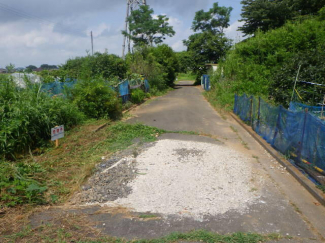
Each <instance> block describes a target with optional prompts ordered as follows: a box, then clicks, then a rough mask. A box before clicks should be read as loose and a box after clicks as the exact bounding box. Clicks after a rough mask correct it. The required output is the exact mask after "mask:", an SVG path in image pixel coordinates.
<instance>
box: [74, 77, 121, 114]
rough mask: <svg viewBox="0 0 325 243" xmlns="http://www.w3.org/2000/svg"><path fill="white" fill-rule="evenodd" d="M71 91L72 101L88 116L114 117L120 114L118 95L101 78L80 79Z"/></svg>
mask: <svg viewBox="0 0 325 243" xmlns="http://www.w3.org/2000/svg"><path fill="white" fill-rule="evenodd" d="M71 92H72V99H73V103H75V104H76V105H77V106H78V107H79V109H80V110H81V111H83V112H84V113H85V114H86V115H87V116H88V117H90V118H96V119H98V118H111V119H116V118H118V117H119V116H120V115H121V112H122V104H121V102H120V101H119V99H118V95H117V94H116V92H115V91H113V89H112V88H111V87H110V86H108V84H107V83H106V82H105V81H104V80H103V79H101V78H97V79H90V80H80V81H79V82H77V84H76V85H75V87H74V88H73V89H72V91H71Z"/></svg>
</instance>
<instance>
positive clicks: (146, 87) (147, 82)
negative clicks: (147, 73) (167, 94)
mask: <svg viewBox="0 0 325 243" xmlns="http://www.w3.org/2000/svg"><path fill="white" fill-rule="evenodd" d="M144 91H145V92H146V93H148V92H149V91H150V84H149V81H148V80H144Z"/></svg>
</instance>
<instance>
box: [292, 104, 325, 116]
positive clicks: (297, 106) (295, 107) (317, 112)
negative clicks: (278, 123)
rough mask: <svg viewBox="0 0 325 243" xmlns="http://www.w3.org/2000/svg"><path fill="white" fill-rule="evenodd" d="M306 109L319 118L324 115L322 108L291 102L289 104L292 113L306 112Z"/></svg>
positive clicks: (324, 110) (324, 111)
mask: <svg viewBox="0 0 325 243" xmlns="http://www.w3.org/2000/svg"><path fill="white" fill-rule="evenodd" d="M305 109H308V112H309V113H311V114H312V115H315V116H317V117H320V116H321V114H322V106H310V105H305V104H301V103H298V102H290V104H289V110H290V111H304V110H305ZM324 115H325V107H324V109H323V116H324Z"/></svg>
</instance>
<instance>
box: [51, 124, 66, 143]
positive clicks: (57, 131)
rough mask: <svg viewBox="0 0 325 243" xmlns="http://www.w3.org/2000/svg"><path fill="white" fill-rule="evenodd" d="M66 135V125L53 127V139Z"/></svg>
mask: <svg viewBox="0 0 325 243" xmlns="http://www.w3.org/2000/svg"><path fill="white" fill-rule="evenodd" d="M63 137H64V125H61V126H57V127H54V128H52V129H51V140H52V141H55V140H57V139H60V138H63Z"/></svg>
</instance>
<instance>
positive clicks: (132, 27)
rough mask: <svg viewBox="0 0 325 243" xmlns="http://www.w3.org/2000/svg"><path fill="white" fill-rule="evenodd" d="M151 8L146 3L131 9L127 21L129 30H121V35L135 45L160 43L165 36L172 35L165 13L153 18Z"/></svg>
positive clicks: (173, 33)
mask: <svg viewBox="0 0 325 243" xmlns="http://www.w3.org/2000/svg"><path fill="white" fill-rule="evenodd" d="M153 13H154V11H153V9H150V8H149V6H148V5H141V6H140V8H139V9H138V10H134V11H132V13H131V15H130V17H129V18H128V22H129V31H130V33H127V32H125V31H123V32H122V34H123V35H125V36H127V37H129V38H130V39H131V40H132V41H133V42H134V45H135V46H138V45H151V46H153V44H159V43H162V42H163V40H165V39H166V36H169V37H172V36H174V35H175V31H174V30H173V27H172V26H169V23H168V20H169V19H168V18H167V17H166V16H165V15H158V16H157V18H153V16H152V15H153Z"/></svg>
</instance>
